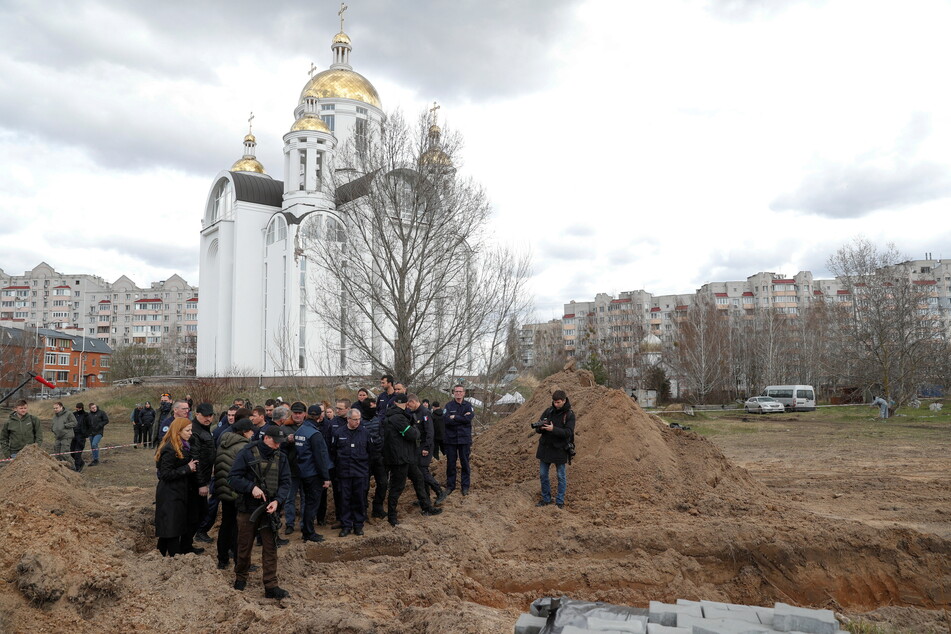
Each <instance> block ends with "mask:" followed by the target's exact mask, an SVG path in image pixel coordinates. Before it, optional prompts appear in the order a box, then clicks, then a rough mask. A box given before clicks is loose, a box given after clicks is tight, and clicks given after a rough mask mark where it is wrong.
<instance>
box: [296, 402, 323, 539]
mask: <svg viewBox="0 0 951 634" xmlns="http://www.w3.org/2000/svg"><path fill="white" fill-rule="evenodd" d="M298 406H299V409H300V411H298ZM304 409H305V408H304V404H303V403H294V404H293V405H291V412H292V414H291V416H292V417H293V419H294V421H295V422H296V421H297V418H298V416H300V418H301V423H300V425H299V426H298V427H297V429H296V431H295V432H294V449H295V453H296V457H297V469H298V473H299V477H300V488H301V493H302V494H303V498H304V505H303V506H304V507H303V509H302V512H301V516H302V517H301V527H300V530H301V536H302V537H303V539H304V541H305V542H322V541H324V538H323V536H322V535H318V534H317V533H315V532H314V518H315V517H316V516H317V510H318V507H319V506H320V499H321V496H322V494H326V491H327V490H328V489H329V488H330V454H329V453H328V452H327V443H326V442H325V441H324V436H323V434H321V433H320V430H319V429H317V425H315V424H314V421H313V420H311V419H310V418H306V417H305V415H306V411H304Z"/></svg>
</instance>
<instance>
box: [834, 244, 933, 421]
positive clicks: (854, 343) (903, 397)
mask: <svg viewBox="0 0 951 634" xmlns="http://www.w3.org/2000/svg"><path fill="white" fill-rule="evenodd" d="M907 260H908V258H907V257H906V256H903V255H902V254H900V253H899V252H898V250H897V249H896V248H895V245H894V244H888V245H886V246H885V247H878V246H876V245H874V244H872V243H871V242H869V241H868V240H867V239H864V238H857V239H855V240H853V241H852V242H851V243H849V244H847V245H845V246H843V247H841V248H840V249H839V250H838V251H836V253H835V254H834V255H833V256H832V257H830V258H829V262H828V266H829V270H831V271H832V272H833V273H834V274H835V275H836V276H837V277H838V279H839V282H840V283H841V284H842V285H843V287H844V289H845V290H847V291H848V292H849V294H850V296H851V302H850V304H849V305H848V310H847V311H846V312H845V323H844V332H845V334H846V336H847V341H848V344H849V347H850V352H851V354H852V356H853V358H854V359H855V361H856V363H855V365H854V366H853V372H854V376H853V377H852V378H853V379H854V380H855V381H856V382H857V383H858V384H860V385H862V387H864V388H866V389H869V390H874V391H881V392H882V393H884V395H886V396H888V397H890V398H892V399H894V400H895V401H896V403H897V404H898V405H899V406H900V405H902V404H904V403H907V402H908V401H909V400H911V399H912V398H914V397H915V395H916V394H917V391H918V388H919V387H920V386H921V384H922V383H924V382H926V381H928V380H930V378H932V377H933V375H934V367H933V361H934V359H935V355H936V352H937V350H938V349H939V347H940V345H941V344H942V337H941V333H940V329H939V327H938V320H937V315H936V314H935V313H934V312H933V310H932V309H931V304H930V303H929V301H928V300H929V295H930V287H929V286H927V285H921V284H916V281H920V280H914V279H912V276H911V275H910V272H909V271H908V270H907V269H906V267H904V266H902V265H901V262H904V261H907Z"/></svg>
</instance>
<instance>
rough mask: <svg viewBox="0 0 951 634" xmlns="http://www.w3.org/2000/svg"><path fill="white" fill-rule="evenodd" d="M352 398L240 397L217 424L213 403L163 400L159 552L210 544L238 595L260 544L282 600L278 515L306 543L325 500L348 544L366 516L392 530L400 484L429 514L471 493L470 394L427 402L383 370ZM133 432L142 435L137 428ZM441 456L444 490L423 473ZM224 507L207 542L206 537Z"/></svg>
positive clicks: (313, 537) (269, 590)
mask: <svg viewBox="0 0 951 634" xmlns="http://www.w3.org/2000/svg"><path fill="white" fill-rule="evenodd" d="M166 396H168V395H163V397H162V398H163V402H165V397H166ZM356 396H357V399H356V401H352V402H351V401H350V400H349V399H339V400H337V401H336V403H335V405H333V406H332V405H331V404H330V403H327V402H324V403H320V404H311V405H307V404H305V403H302V402H295V403H291V404H287V403H285V402H283V401H280V400H277V399H274V400H272V399H268V400H267V401H266V402H265V404H264V405H263V406H256V407H250V403H248V402H246V401H244V400H243V399H236V400H235V402H234V403H233V405H232V406H231V407H229V409H228V410H227V411H226V412H224V413H222V414H221V415H220V417H218V418H216V416H215V411H214V407H213V406H212V405H211V404H209V403H201V404H199V405H198V407H197V408H196V409H195V412H194V415H193V416H190V412H191V406H190V405H189V403H188V402H187V401H186V400H184V399H183V400H178V401H172V400H171V398H170V397H169V398H168V399H167V400H168V402H169V412H170V413H169V415H168V416H166V417H164V418H162V417H160V418H159V422H158V425H157V431H156V435H157V436H158V438H160V440H159V442H158V443H157V446H156V449H155V464H156V472H157V476H158V480H159V481H158V485H157V487H156V509H155V527H156V536H157V537H158V549H159V551H160V552H161V553H162V554H163V555H167V556H174V555H176V554H179V553H188V552H194V553H202V552H204V549H203V548H200V547H197V546H196V545H195V542H196V541H198V542H206V543H213V542H216V550H217V555H218V567H219V568H220V569H222V570H224V569H227V568H228V567H229V566H230V565H231V561H232V559H233V560H234V572H235V581H234V587H235V588H236V589H239V590H243V589H244V588H245V586H246V584H247V578H248V572H249V570H250V567H251V552H252V550H253V547H254V545H255V543H258V544H260V545H261V548H262V567H263V577H264V587H265V596H267V597H272V598H283V597H286V596H288V593H287V592H286V591H285V590H283V589H281V588H280V587H279V586H278V585H277V547H278V546H281V545H284V544H287V543H289V540H288V539H285V538H283V537H281V536H280V534H279V527H280V525H281V522H280V521H279V520H278V519H277V518H279V517H280V515H281V514H283V518H284V523H285V528H284V531H283V533H284V535H285V536H290V535H292V534H293V533H295V532H296V531H297V530H300V533H301V537H302V540H303V541H305V542H321V541H323V540H324V537H323V536H322V535H321V534H319V533H318V532H316V530H315V524H316V525H326V524H327V516H328V509H329V506H330V505H329V500H330V499H331V498H332V499H333V509H334V514H335V516H336V524H333V526H332V528H335V529H339V533H338V535H339V536H340V537H348V536H350V535H356V536H361V535H363V534H364V525H365V524H366V523H367V522H368V521H369V517H370V516H372V517H375V518H380V519H386V520H387V521H388V522H389V523H390V524H391V525H392V526H397V525H398V524H399V515H398V510H397V506H398V503H399V499H400V496H401V495H402V493H403V491H404V490H405V488H406V482H407V479H408V480H409V481H410V483H411V484H412V487H413V491H414V493H415V496H416V501H415V502H414V504H417V505H418V506H419V508H420V511H421V513H422V514H423V515H426V516H432V515H438V514H440V513H441V512H442V509H441V508H440V506H441V505H442V503H443V502H444V501H445V500H446V498H447V497H448V496H449V495H450V494H451V493H452V492H453V491H454V490H455V489H456V485H457V482H458V484H459V486H460V488H461V493H462V495H468V494H469V489H470V487H471V476H470V467H469V456H470V453H471V446H472V421H473V417H474V410H473V408H472V405H471V404H470V403H469V402H468V401H466V400H465V388H463V387H462V386H458V385H457V386H455V387H454V388H453V399H452V400H451V401H450V402H449V403H447V404H446V405H445V407H440V405H439V403H433V404H432V406H431V407H430V405H429V403H428V402H426V401H425V400H422V399H420V398H419V396H417V395H416V394H412V393H408V392H407V391H406V389H405V387H404V386H403V385H402V384H400V383H398V382H396V381H394V379H393V377H392V376H390V375H384V376H382V377H381V378H380V391H379V393H378V395H377V396H376V397H375V398H374V397H373V396H371V394H370V392H369V390H367V389H361V390H359V391H358V392H357V395H356ZM145 409H146V408H145V406H144V405H143V408H142V411H145ZM160 411H161V410H160ZM133 416H135V415H133ZM138 420H139V421H141V420H142V417H141V414H140V415H139V419H138ZM133 423H134V424H135V418H133ZM135 434H136V438H137V439H141V438H148V435H147V434H144V435H142V434H143V432H141V431H139V430H136V431H135ZM143 442H144V441H143ZM440 454H444V455H445V457H446V458H447V461H446V480H445V486H443V485H442V484H440V482H439V481H437V479H436V477H435V476H434V474H433V471H432V470H431V467H430V465H431V462H432V461H433V460H434V459H438V458H439V455H440ZM371 477H372V479H373V480H374V483H375V489H374V491H373V494H372V496H371V494H370V479H371ZM219 509H220V510H221V512H220V517H221V519H220V524H219V529H218V535H217V540H213V539H212V538H211V537H210V536H209V535H208V531H209V530H211V528H212V527H213V526H214V525H215V523H216V521H218V515H219V512H218V511H219Z"/></svg>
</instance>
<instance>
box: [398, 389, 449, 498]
mask: <svg viewBox="0 0 951 634" xmlns="http://www.w3.org/2000/svg"><path fill="white" fill-rule="evenodd" d="M406 399H407V402H406V405H407V411H409V412H410V413H411V414H412V415H413V418H414V419H415V420H416V429H418V430H419V447H418V448H417V452H418V455H419V458H418V463H417V464H418V472H419V474H420V478H421V479H422V482H423V492H424V493H425V494H426V501H427V502H428V501H429V491H430V489H431V490H432V492H433V494H434V495H435V496H436V501H435V502H433V504H435V505H436V506H439V505H440V504H442V503H443V502H444V501H445V499H446V496H448V495H449V494H448V493H447V492H446V491H444V490H443V488H442V487H441V486H439V483H438V482H436V478H434V477H433V474H432V472H431V471H430V470H429V464H430V463H431V462H432V461H433V447H434V446H435V444H436V442H435V439H434V434H433V417H432V414H430V412H429V409H428V408H427V407H426V406H425V405H423V404H422V403H420V401H419V397H418V396H416V395H415V394H410V395H408V396H407V397H406ZM412 472H413V470H412V469H410V473H412ZM414 484H415V483H414ZM417 497H419V493H418V492H417ZM424 508H425V507H424Z"/></svg>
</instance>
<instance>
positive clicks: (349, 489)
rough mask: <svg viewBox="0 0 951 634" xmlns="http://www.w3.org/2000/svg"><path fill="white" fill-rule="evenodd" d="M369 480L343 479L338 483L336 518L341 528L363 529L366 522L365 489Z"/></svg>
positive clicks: (368, 486) (368, 485)
mask: <svg viewBox="0 0 951 634" xmlns="http://www.w3.org/2000/svg"><path fill="white" fill-rule="evenodd" d="M369 488H370V478H369V477H366V478H343V479H342V480H341V481H340V500H341V502H340V506H338V507H337V517H339V518H340V525H341V526H342V527H343V528H363V524H364V523H366V521H367V507H366V503H365V502H364V501H365V500H366V499H367V489H369Z"/></svg>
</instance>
